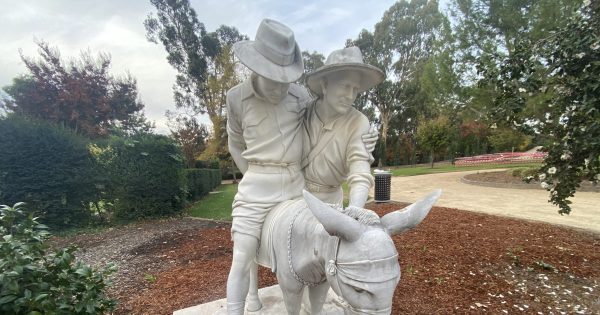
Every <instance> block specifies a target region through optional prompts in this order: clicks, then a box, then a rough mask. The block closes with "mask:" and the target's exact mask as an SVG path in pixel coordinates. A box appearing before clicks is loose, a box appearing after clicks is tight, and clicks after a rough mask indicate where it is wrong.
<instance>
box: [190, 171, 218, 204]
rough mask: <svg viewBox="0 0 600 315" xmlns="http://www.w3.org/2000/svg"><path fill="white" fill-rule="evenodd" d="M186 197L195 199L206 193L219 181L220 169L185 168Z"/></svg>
mask: <svg viewBox="0 0 600 315" xmlns="http://www.w3.org/2000/svg"><path fill="white" fill-rule="evenodd" d="M184 172H185V177H186V182H187V191H188V199H190V200H196V199H198V198H200V197H202V196H204V195H206V194H208V193H209V192H210V191H211V190H213V188H215V187H217V186H218V185H219V184H220V183H221V170H218V169H199V168H190V169H185V170H184Z"/></svg>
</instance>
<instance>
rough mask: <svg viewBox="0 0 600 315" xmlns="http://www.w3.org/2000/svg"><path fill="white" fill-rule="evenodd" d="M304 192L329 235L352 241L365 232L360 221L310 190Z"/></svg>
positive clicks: (305, 198) (308, 203) (310, 206)
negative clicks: (329, 204) (314, 194)
mask: <svg viewBox="0 0 600 315" xmlns="http://www.w3.org/2000/svg"><path fill="white" fill-rule="evenodd" d="M302 193H303V194H304V200H306V204H307V205H308V208H309V209H310V211H311V212H312V213H313V215H314V216H315V217H316V218H317V220H319V222H321V224H323V227H324V228H325V231H327V233H329V235H332V236H338V237H340V238H342V239H344V240H346V241H349V242H352V241H355V240H357V239H358V238H359V237H360V235H361V234H362V233H363V229H364V227H363V226H362V224H360V223H359V222H358V221H356V220H354V219H353V218H351V217H349V216H347V215H345V214H343V213H341V212H339V211H337V210H335V209H333V208H331V207H330V206H328V205H326V204H325V203H324V202H322V201H321V200H319V199H318V198H317V197H315V196H313V194H311V193H309V192H308V191H306V190H303V191H302Z"/></svg>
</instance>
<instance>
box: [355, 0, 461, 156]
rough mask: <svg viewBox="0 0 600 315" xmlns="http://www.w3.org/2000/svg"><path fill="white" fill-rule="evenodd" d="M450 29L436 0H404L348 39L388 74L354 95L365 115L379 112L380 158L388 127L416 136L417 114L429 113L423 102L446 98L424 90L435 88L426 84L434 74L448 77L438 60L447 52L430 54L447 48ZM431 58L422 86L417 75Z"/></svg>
mask: <svg viewBox="0 0 600 315" xmlns="http://www.w3.org/2000/svg"><path fill="white" fill-rule="evenodd" d="M448 31H449V23H448V20H447V18H446V17H445V16H444V15H443V14H441V12H440V11H439V8H438V3H437V1H426V0H411V1H406V0H402V1H398V2H396V3H395V4H393V5H392V6H391V7H390V8H389V9H388V10H387V11H386V12H385V13H384V15H383V17H382V18H381V20H380V21H379V22H378V23H377V24H376V25H375V31H374V32H373V33H371V32H369V31H367V30H362V31H361V32H360V33H359V34H358V37H357V38H356V39H354V40H348V41H347V42H346V46H357V47H359V48H360V49H361V51H362V52H363V55H364V59H365V62H366V63H368V64H371V65H373V66H376V67H379V68H381V69H382V70H383V71H384V72H385V73H386V75H387V79H386V80H385V81H384V82H383V83H381V84H379V85H378V86H376V87H374V88H373V89H371V90H369V91H366V92H365V93H364V94H363V95H361V96H359V97H358V99H357V107H358V108H359V109H360V110H361V111H363V112H364V113H365V115H367V117H370V116H372V115H373V113H374V112H375V110H374V109H376V111H377V112H378V114H379V117H378V121H379V123H380V126H381V132H380V134H381V144H380V145H379V149H380V150H379V151H380V152H379V157H380V159H381V160H383V161H385V160H388V159H387V158H386V155H387V153H388V152H389V150H388V149H387V146H388V140H390V139H389V137H390V135H391V134H392V132H390V131H394V132H393V133H398V134H400V133H406V134H407V135H408V138H409V139H411V140H412V141H413V142H414V138H415V134H416V127H417V124H418V123H417V118H418V117H423V116H425V117H431V116H432V115H431V114H430V112H429V109H428V108H427V106H428V105H431V104H438V103H439V102H440V101H441V100H447V99H449V98H446V97H443V96H441V95H427V93H428V91H434V90H433V89H429V87H432V86H434V85H438V83H439V81H438V78H440V79H443V78H450V77H451V75H450V76H447V75H446V74H447V73H446V70H448V69H450V68H451V66H446V65H442V63H443V62H444V61H445V60H448V58H445V57H444V56H441V55H440V58H437V59H435V60H434V59H430V58H432V56H433V55H436V54H437V53H439V52H440V51H443V50H444V49H445V47H444V42H445V40H446V35H447V33H448ZM446 57H449V56H448V55H447V56H446ZM429 61H430V65H429V67H428V68H427V79H424V80H423V82H425V85H426V86H427V87H423V88H422V87H421V81H422V80H421V78H422V77H423V72H424V71H425V70H424V69H425V65H426V64H427V63H428V62H429ZM452 86H453V83H448V84H444V85H443V86H440V89H436V90H435V91H444V93H446V92H448V93H449V92H450V90H451V89H452ZM412 147H414V146H412ZM413 154H414V152H413ZM382 157H383V158H382Z"/></svg>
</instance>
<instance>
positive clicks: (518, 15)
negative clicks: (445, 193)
mask: <svg viewBox="0 0 600 315" xmlns="http://www.w3.org/2000/svg"><path fill="white" fill-rule="evenodd" d="M581 2H582V0H453V1H452V3H451V8H452V9H451V11H452V15H453V22H454V36H455V38H456V39H457V48H458V49H457V50H456V51H455V54H454V58H455V60H456V63H455V64H456V66H455V68H456V70H457V71H458V72H459V74H460V77H462V82H461V83H462V84H463V87H464V88H465V91H466V95H464V96H463V99H464V102H465V104H464V106H466V108H467V109H469V110H470V111H474V112H476V113H478V115H480V114H481V115H486V114H487V113H488V112H490V111H493V110H494V109H493V107H492V106H490V105H491V103H490V101H489V100H490V99H492V98H494V97H496V89H495V87H494V86H493V84H487V81H486V80H485V79H483V77H482V75H481V73H482V71H488V72H489V71H498V69H499V66H500V62H501V60H502V59H503V58H507V57H510V56H512V55H513V54H514V52H515V49H516V47H517V46H518V45H519V43H524V42H529V43H530V45H534V44H535V43H537V42H539V41H541V40H543V39H544V38H546V37H548V36H549V35H550V31H551V30H554V29H562V28H564V27H565V25H566V23H567V21H568V18H569V16H571V15H572V14H573V12H574V11H575V10H576V9H577V8H578V7H579V6H580V4H581ZM528 110H529V111H536V112H537V113H538V115H543V113H544V112H545V108H543V107H541V106H539V102H531V103H530V107H529V108H528Z"/></svg>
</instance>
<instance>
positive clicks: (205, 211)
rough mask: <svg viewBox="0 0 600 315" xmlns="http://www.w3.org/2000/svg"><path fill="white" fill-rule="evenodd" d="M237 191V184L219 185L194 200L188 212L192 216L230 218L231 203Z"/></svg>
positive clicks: (216, 218)
mask: <svg viewBox="0 0 600 315" xmlns="http://www.w3.org/2000/svg"><path fill="white" fill-rule="evenodd" d="M236 192H237V184H229V185H220V186H219V187H217V188H215V190H214V191H213V192H212V193H210V194H208V195H206V196H204V197H203V198H202V199H200V200H198V201H196V202H195V203H194V204H193V205H192V206H191V207H190V208H189V209H188V213H189V214H190V215H191V216H192V217H198V218H205V219H214V220H231V203H232V202H233V197H234V196H235V193H236Z"/></svg>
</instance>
